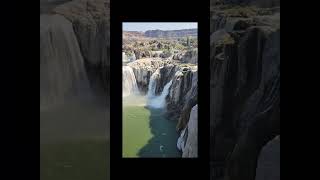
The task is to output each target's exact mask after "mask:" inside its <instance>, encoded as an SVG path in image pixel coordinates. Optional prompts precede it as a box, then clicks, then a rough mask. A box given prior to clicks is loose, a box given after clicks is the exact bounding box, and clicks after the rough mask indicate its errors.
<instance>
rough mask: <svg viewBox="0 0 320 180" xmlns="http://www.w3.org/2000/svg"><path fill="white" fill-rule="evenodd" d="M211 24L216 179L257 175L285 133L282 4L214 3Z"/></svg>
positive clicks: (248, 177)
mask: <svg viewBox="0 0 320 180" xmlns="http://www.w3.org/2000/svg"><path fill="white" fill-rule="evenodd" d="M210 25H211V37H210V38H211V39H210V44H211V53H210V63H211V67H210V68H211V75H210V77H211V80H210V109H211V111H210V129H211V130H210V136H211V144H210V147H211V148H210V149H211V150H210V152H211V162H212V164H213V167H212V168H213V169H212V172H213V174H212V179H216V178H219V177H222V176H224V177H225V179H228V180H232V179H237V180H250V179H251V180H253V179H255V175H256V167H257V160H258V156H259V152H260V151H261V149H262V147H263V146H264V145H265V144H266V143H267V142H268V141H269V140H271V139H272V138H274V137H275V136H276V135H277V134H280V126H279V124H280V13H279V9H259V8H252V7H238V6H236V7H232V6H229V7H227V8H226V7H224V8H219V7H212V8H211V24H210ZM217 164H220V165H217ZM219 166H220V167H219ZM219 168H220V169H221V171H220V172H218V170H217V169H219Z"/></svg>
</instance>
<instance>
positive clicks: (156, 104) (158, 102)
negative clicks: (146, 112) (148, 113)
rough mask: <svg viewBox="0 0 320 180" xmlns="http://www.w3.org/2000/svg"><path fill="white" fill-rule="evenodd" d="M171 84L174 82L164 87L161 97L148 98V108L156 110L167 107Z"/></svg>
mask: <svg viewBox="0 0 320 180" xmlns="http://www.w3.org/2000/svg"><path fill="white" fill-rule="evenodd" d="M171 84H172V80H171V81H170V82H168V83H167V84H166V85H165V86H164V88H163V91H162V92H161V95H160V96H152V97H150V96H148V98H149V99H148V106H149V107H152V108H156V109H159V108H164V107H165V105H166V97H167V95H168V93H169V88H170V86H171Z"/></svg>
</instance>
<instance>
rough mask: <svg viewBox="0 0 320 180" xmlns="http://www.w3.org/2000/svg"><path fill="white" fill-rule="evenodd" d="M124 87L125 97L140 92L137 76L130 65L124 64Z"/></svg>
mask: <svg viewBox="0 0 320 180" xmlns="http://www.w3.org/2000/svg"><path fill="white" fill-rule="evenodd" d="M122 89H123V90H122V96H123V97H126V96H129V95H130V94H137V93H139V90H138V85H137V81H136V78H135V76H134V73H133V70H132V68H131V67H129V66H122Z"/></svg>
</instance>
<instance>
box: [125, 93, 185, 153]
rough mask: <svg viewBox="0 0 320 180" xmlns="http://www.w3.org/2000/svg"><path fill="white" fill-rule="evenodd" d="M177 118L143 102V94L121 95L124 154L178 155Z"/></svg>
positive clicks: (144, 98) (144, 100) (144, 99)
mask: <svg viewBox="0 0 320 180" xmlns="http://www.w3.org/2000/svg"><path fill="white" fill-rule="evenodd" d="M175 126H176V122H174V121H170V120H168V119H166V118H165V116H164V110H163V109H153V108H148V107H147V106H146V97H144V96H132V95H131V96H130V97H126V98H124V99H123V131H122V132H123V141H122V143H123V146H122V147H123V150H122V155H123V157H160V158H161V157H181V154H180V152H179V151H178V150H177V148H176V143H177V139H178V133H177V132H176V130H175Z"/></svg>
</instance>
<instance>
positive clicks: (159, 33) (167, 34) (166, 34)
mask: <svg viewBox="0 0 320 180" xmlns="http://www.w3.org/2000/svg"><path fill="white" fill-rule="evenodd" d="M144 35H145V36H146V37H152V38H172V37H186V36H197V35H198V29H181V30H167V31H163V30H149V31H146V32H145V33H144Z"/></svg>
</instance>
